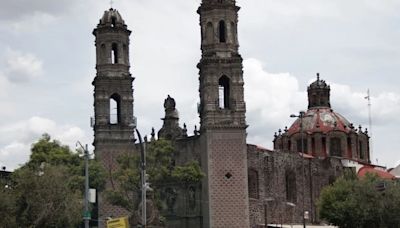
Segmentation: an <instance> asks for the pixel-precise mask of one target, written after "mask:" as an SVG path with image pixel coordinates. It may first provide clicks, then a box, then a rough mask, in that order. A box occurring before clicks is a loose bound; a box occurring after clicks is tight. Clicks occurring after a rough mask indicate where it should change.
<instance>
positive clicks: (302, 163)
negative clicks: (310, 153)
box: [299, 111, 306, 228]
mask: <svg viewBox="0 0 400 228" xmlns="http://www.w3.org/2000/svg"><path fill="white" fill-rule="evenodd" d="M299 116H300V137H301V167H302V169H303V178H302V181H303V200H302V203H303V227H304V228H306V219H305V217H304V201H305V199H304V196H305V194H304V192H305V171H304V135H303V131H304V130H303V118H304V116H305V113H304V112H303V111H301V112H300V115H299Z"/></svg>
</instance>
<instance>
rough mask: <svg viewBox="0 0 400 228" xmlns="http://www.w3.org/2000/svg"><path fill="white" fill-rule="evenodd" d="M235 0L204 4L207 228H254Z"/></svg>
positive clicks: (203, 131)
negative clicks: (250, 205)
mask: <svg viewBox="0 0 400 228" xmlns="http://www.w3.org/2000/svg"><path fill="white" fill-rule="evenodd" d="M238 11H239V7H238V6H236V1H234V0H203V1H202V3H201V5H200V7H199V9H198V11H197V12H198V13H199V14H200V26H201V50H202V57H201V60H200V62H199V64H198V65H197V67H198V68H199V75H200V76H199V80H200V88H199V92H200V104H199V107H198V108H199V110H198V111H199V114H200V123H201V128H200V132H201V135H200V140H201V145H202V147H203V149H202V151H203V152H202V159H201V163H202V168H203V171H204V172H205V173H206V177H205V178H204V180H203V184H202V186H203V191H202V194H203V196H202V197H203V221H204V222H203V224H204V227H212V228H217V227H231V228H245V227H249V226H250V225H249V200H248V181H247V179H248V177H247V152H246V151H247V147H246V127H247V125H246V118H245V115H246V105H245V102H244V94H243V93H244V92H243V85H244V82H243V66H242V57H241V56H240V54H239V51H238V48H239V44H238V38H237V23H238Z"/></svg>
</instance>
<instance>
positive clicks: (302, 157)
mask: <svg viewBox="0 0 400 228" xmlns="http://www.w3.org/2000/svg"><path fill="white" fill-rule="evenodd" d="M308 116H309V115H307V116H306V113H305V112H304V111H300V112H299V115H295V114H292V115H290V117H291V118H300V140H301V167H302V169H303V178H302V182H303V200H302V207H303V213H302V214H303V215H302V216H303V228H306V218H305V208H304V201H305V199H304V196H305V194H304V192H305V186H306V185H305V170H304V135H303V130H304V129H303V119H304V117H308Z"/></svg>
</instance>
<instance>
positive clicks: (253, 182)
mask: <svg viewBox="0 0 400 228" xmlns="http://www.w3.org/2000/svg"><path fill="white" fill-rule="evenodd" d="M248 175H249V176H248V184H249V197H250V198H253V199H258V172H257V171H256V170H253V169H250V170H249V174H248Z"/></svg>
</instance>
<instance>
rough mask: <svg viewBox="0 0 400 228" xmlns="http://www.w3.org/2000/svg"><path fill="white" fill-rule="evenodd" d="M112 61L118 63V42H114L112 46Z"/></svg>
mask: <svg viewBox="0 0 400 228" xmlns="http://www.w3.org/2000/svg"><path fill="white" fill-rule="evenodd" d="M111 63H112V64H115V63H118V46H117V44H116V43H113V44H112V46H111Z"/></svg>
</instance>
